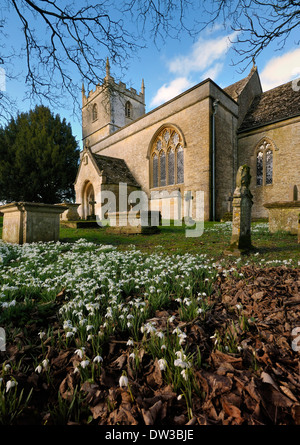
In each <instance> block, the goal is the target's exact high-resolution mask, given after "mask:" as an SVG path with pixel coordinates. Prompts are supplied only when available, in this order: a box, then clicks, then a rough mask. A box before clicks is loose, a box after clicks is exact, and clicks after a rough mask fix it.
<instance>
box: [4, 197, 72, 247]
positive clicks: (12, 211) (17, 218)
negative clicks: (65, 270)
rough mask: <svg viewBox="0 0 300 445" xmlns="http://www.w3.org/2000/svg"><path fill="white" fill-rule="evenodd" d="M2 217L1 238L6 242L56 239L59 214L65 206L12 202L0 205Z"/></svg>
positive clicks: (65, 208) (21, 242) (57, 237)
mask: <svg viewBox="0 0 300 445" xmlns="http://www.w3.org/2000/svg"><path fill="white" fill-rule="evenodd" d="M0 210H1V212H2V213H4V218H3V231H2V239H3V241H6V242H8V243H18V244H23V243H32V242H39V241H44V242H47V241H58V239H59V216H60V214H61V213H62V212H64V211H65V210H67V207H65V206H57V205H52V204H42V203H35V202H13V203H10V204H6V205H3V206H1V207H0Z"/></svg>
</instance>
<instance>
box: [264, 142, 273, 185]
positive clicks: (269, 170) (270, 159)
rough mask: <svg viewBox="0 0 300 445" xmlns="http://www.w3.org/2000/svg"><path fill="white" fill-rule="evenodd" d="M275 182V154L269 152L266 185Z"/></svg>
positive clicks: (267, 154)
mask: <svg viewBox="0 0 300 445" xmlns="http://www.w3.org/2000/svg"><path fill="white" fill-rule="evenodd" d="M272 182H273V152H272V150H268V151H267V152H266V184H272Z"/></svg>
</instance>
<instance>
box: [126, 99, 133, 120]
mask: <svg viewBox="0 0 300 445" xmlns="http://www.w3.org/2000/svg"><path fill="white" fill-rule="evenodd" d="M125 116H126V117H129V118H132V105H131V103H130V102H129V101H127V102H126V104H125Z"/></svg>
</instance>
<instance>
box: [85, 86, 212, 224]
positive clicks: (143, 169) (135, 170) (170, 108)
mask: <svg viewBox="0 0 300 445" xmlns="http://www.w3.org/2000/svg"><path fill="white" fill-rule="evenodd" d="M208 96H209V83H208V82H206V83H204V84H202V85H201V87H200V88H195V89H192V90H191V91H190V92H188V93H185V94H183V95H181V96H180V97H179V98H176V100H172V101H169V102H168V103H167V104H164V105H163V106H161V107H158V108H157V109H155V110H154V111H153V112H149V113H147V114H146V115H145V116H144V117H143V118H142V119H138V120H137V121H135V122H133V123H132V124H131V125H127V126H126V127H124V128H122V129H121V130H119V131H117V132H116V133H114V134H112V135H111V136H110V137H109V138H105V139H103V140H102V141H100V142H99V143H98V144H96V145H95V146H94V147H92V151H93V152H99V153H100V152H101V154H103V155H107V156H113V157H120V158H123V159H124V160H125V161H126V163H127V165H128V167H129V169H130V170H131V172H132V174H133V175H134V177H135V178H136V180H137V181H138V183H139V184H141V186H142V189H143V190H144V191H145V192H146V193H147V194H148V196H149V195H150V191H151V189H150V179H149V173H150V169H149V158H148V157H149V154H150V153H149V151H150V149H151V141H152V138H153V136H154V134H155V133H156V132H157V131H158V130H159V128H160V127H161V126H163V125H167V124H170V125H175V126H178V128H179V129H180V130H181V132H182V134H183V136H184V139H185V147H184V174H185V177H184V187H182V186H181V187H179V186H175V187H174V186H172V187H164V189H166V190H170V191H171V190H175V189H177V190H178V189H180V191H181V192H182V193H183V192H184V190H193V191H196V190H201V191H204V193H205V217H206V219H208V218H209V193H210V191H209V177H210V174H209V166H210V158H209V156H210V153H209V147H210V115H209V98H208Z"/></svg>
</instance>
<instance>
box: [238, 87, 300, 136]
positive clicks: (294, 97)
mask: <svg viewBox="0 0 300 445" xmlns="http://www.w3.org/2000/svg"><path fill="white" fill-rule="evenodd" d="M299 115H300V91H295V89H293V88H292V82H288V83H285V84H284V85H280V86H279V87H276V88H273V89H272V90H268V91H265V92H264V93H262V94H259V95H258V96H256V97H255V98H254V99H253V101H252V104H251V106H250V108H249V110H248V112H247V114H246V116H245V118H244V120H243V122H242V124H241V126H240V128H239V132H241V131H246V130H250V129H252V128H256V127H261V126H263V125H267V124H270V123H272V122H278V121H281V120H284V119H289V118H291V117H295V116H299Z"/></svg>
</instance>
